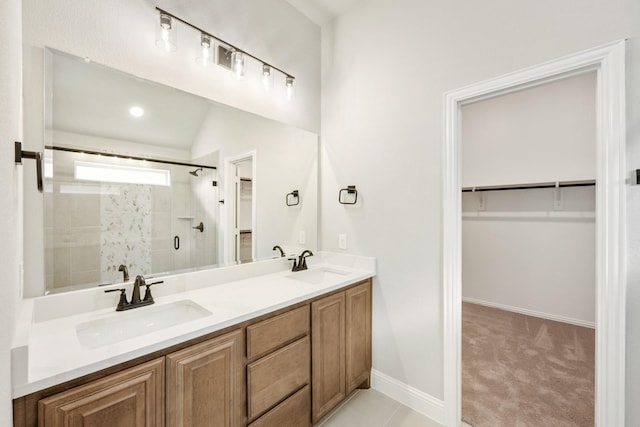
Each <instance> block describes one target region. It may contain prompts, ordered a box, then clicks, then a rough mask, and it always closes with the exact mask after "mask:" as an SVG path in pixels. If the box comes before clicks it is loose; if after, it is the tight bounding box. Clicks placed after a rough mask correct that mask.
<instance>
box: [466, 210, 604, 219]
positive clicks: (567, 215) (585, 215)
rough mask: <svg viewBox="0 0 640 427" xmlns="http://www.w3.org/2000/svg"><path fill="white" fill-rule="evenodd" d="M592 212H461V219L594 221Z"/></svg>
mask: <svg viewBox="0 0 640 427" xmlns="http://www.w3.org/2000/svg"><path fill="white" fill-rule="evenodd" d="M595 217H596V213H595V212H593V211H544V212H498V211H496V212H462V218H554V219H595Z"/></svg>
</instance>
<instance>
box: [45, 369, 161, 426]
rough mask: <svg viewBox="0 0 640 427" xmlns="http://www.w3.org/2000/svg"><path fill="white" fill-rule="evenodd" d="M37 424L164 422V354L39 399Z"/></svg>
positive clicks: (94, 424) (121, 424) (98, 424)
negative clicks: (158, 357) (161, 356)
mask: <svg viewBox="0 0 640 427" xmlns="http://www.w3.org/2000/svg"><path fill="white" fill-rule="evenodd" d="M38 425H39V426H40V427H76V426H77V427H84V426H92V427H113V426H122V427H162V426H164V358H160V359H156V360H153V361H151V362H148V363H143V364H142V365H138V366H136V367H134V368H131V369H126V370H124V371H121V372H118V373H116V374H113V375H109V376H108V377H105V378H102V379H99V380H96V381H93V382H91V383H88V384H85V385H82V386H78V387H74V388H72V389H70V390H67V391H64V392H62V393H58V394H55V395H53V396H50V397H47V398H45V399H41V400H40V401H39V402H38Z"/></svg>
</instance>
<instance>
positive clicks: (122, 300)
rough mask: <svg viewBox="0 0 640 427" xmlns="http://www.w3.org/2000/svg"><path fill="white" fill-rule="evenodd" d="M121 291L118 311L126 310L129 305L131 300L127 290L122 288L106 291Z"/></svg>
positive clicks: (107, 291)
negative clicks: (128, 298) (128, 297)
mask: <svg viewBox="0 0 640 427" xmlns="http://www.w3.org/2000/svg"><path fill="white" fill-rule="evenodd" d="M118 291H120V300H119V301H118V305H117V306H116V311H122V310H124V308H125V306H127V305H129V301H127V290H126V289H124V288H122V289H107V290H106V291H104V292H105V293H109V292H118Z"/></svg>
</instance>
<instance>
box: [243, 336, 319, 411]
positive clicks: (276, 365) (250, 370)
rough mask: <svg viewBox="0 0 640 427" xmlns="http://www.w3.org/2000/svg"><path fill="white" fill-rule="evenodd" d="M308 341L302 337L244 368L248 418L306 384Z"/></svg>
mask: <svg viewBox="0 0 640 427" xmlns="http://www.w3.org/2000/svg"><path fill="white" fill-rule="evenodd" d="M310 360H311V357H310V340H309V337H304V338H301V339H299V340H298V341H296V342H294V343H292V344H289V345H288V346H286V347H284V348H281V349H280V350H278V351H275V352H273V353H271V354H269V355H268V356H265V357H263V358H262V359H259V360H257V361H255V362H253V363H251V364H249V365H248V366H247V387H248V409H249V413H248V416H249V419H250V420H251V419H254V418H256V417H257V416H259V415H261V414H262V413H264V412H265V411H267V410H268V409H270V408H271V407H273V406H275V405H276V404H278V403H279V402H280V401H282V400H283V399H285V398H286V397H287V396H289V395H291V394H293V392H295V391H296V390H298V389H300V388H301V387H302V386H304V385H307V384H309V377H310V373H309V366H310Z"/></svg>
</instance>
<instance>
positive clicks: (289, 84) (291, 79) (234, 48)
mask: <svg viewBox="0 0 640 427" xmlns="http://www.w3.org/2000/svg"><path fill="white" fill-rule="evenodd" d="M156 10H157V11H158V14H160V15H163V16H169V17H171V18H172V19H175V20H176V21H179V22H182V23H183V24H185V25H187V26H188V27H191V28H193V29H194V30H196V31H198V32H199V33H200V34H201V37H202V35H205V36H209V37H211V38H212V39H214V40H216V41H218V42H219V43H221V44H223V45H225V47H228V49H227V50H228V51H230V52H236V53H240V54H243V55H245V56H248V57H250V58H252V59H254V60H256V61H258V62H260V63H261V64H262V65H263V70H264V66H267V67H269V69H270V70H277V71H279V72H280V73H282V74H283V75H284V76H285V82H286V86H287V88H290V87H292V86H293V82H294V81H295V77H294V76H293V75H292V74H289V73H287V72H286V71H284V70H282V69H280V68H278V67H276V66H274V65H271V64H269V63H268V62H266V61H263V60H262V59H260V58H258V57H257V56H255V55H252V54H250V53H249V52H247V51H246V50H243V49H240V48H239V47H237V46H234V45H233V44H231V43H229V42H228V41H226V40H223V39H221V38H220V37H217V36H214V35H213V34H211V33H210V32H208V31H204V30H203V29H202V28H199V27H197V26H195V25H193V24H192V23H190V22H187V21H185V20H184V19H182V18H179V17H177V16H176V15H174V14H172V13H169V12H167V11H166V10H164V9H160V8H159V7H156Z"/></svg>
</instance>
